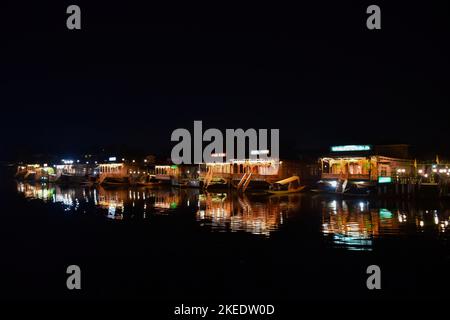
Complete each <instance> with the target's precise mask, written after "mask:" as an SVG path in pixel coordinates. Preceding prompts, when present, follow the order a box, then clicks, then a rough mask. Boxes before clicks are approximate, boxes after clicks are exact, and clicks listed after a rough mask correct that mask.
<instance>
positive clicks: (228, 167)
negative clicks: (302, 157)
mask: <svg viewBox="0 0 450 320" xmlns="http://www.w3.org/2000/svg"><path fill="white" fill-rule="evenodd" d="M200 168H201V170H200V180H201V181H202V182H203V187H204V188H205V189H208V190H221V189H230V188H234V189H237V190H239V191H243V192H245V191H247V190H255V191H256V190H259V191H267V190H269V188H270V185H271V184H272V183H275V182H277V181H279V180H280V179H284V178H288V177H291V176H294V175H298V173H299V172H300V163H299V162H298V161H287V160H286V161H280V160H278V159H270V158H268V159H243V160H230V161H227V162H223V163H222V162H217V163H216V162H212V163H205V164H203V165H201V167H200Z"/></svg>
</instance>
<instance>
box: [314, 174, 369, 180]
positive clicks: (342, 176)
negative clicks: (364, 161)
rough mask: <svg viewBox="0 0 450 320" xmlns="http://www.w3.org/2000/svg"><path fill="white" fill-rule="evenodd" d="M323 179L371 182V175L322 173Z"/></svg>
mask: <svg viewBox="0 0 450 320" xmlns="http://www.w3.org/2000/svg"><path fill="white" fill-rule="evenodd" d="M322 179H348V180H369V179H370V175H369V174H350V173H322Z"/></svg>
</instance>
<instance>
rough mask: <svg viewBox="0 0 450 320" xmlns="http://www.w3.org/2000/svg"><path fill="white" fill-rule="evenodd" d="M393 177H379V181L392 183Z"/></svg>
mask: <svg viewBox="0 0 450 320" xmlns="http://www.w3.org/2000/svg"><path fill="white" fill-rule="evenodd" d="M391 182H392V177H378V183H391Z"/></svg>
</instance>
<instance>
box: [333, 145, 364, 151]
mask: <svg viewBox="0 0 450 320" xmlns="http://www.w3.org/2000/svg"><path fill="white" fill-rule="evenodd" d="M371 149H372V148H371V147H370V146H369V145H348V146H332V147H331V151H333V152H342V151H368V150H371Z"/></svg>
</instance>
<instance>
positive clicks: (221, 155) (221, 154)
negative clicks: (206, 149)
mask: <svg viewBox="0 0 450 320" xmlns="http://www.w3.org/2000/svg"><path fill="white" fill-rule="evenodd" d="M225 156H226V154H225V153H223V152H222V153H211V157H213V158H223V157H225Z"/></svg>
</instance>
